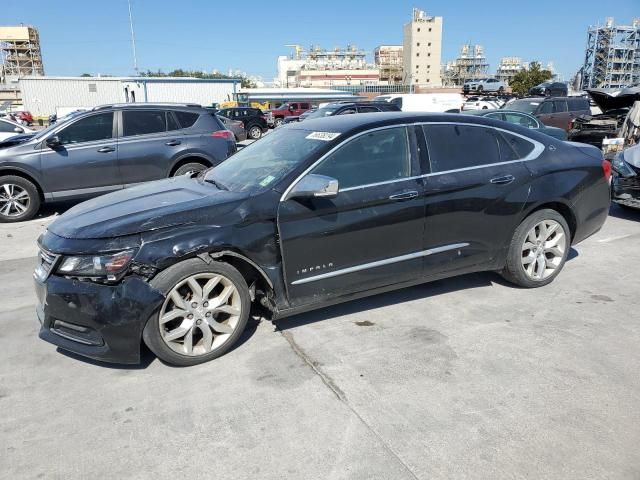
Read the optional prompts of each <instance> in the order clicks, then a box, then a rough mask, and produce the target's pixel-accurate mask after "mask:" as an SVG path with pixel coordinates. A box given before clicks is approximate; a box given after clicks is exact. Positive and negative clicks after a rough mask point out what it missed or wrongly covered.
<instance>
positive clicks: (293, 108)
mask: <svg viewBox="0 0 640 480" xmlns="http://www.w3.org/2000/svg"><path fill="white" fill-rule="evenodd" d="M310 108H311V104H310V103H309V102H290V103H283V104H282V105H280V106H279V107H278V108H274V109H273V110H270V111H269V112H270V113H271V116H272V118H273V126H274V127H279V126H280V125H282V123H283V122H284V119H285V117H299V116H300V115H302V114H303V113H304V112H306V111H307V110H309V109H310Z"/></svg>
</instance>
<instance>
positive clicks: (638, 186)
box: [611, 146, 640, 209]
mask: <svg viewBox="0 0 640 480" xmlns="http://www.w3.org/2000/svg"><path fill="white" fill-rule="evenodd" d="M632 152H633V153H632ZM639 153H640V146H637V147H632V148H630V149H628V150H627V151H625V152H620V153H618V154H617V155H616V156H615V158H614V159H613V161H612V162H611V167H612V170H613V175H612V178H611V200H612V201H613V202H615V203H617V204H619V205H623V206H626V207H631V208H638V209H640V166H636V164H638V163H640V162H638V160H639V159H640V155H638V154H639ZM627 155H628V159H629V161H627V160H626V159H625V157H626V156H627ZM636 157H637V158H636Z"/></svg>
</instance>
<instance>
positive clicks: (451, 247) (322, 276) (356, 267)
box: [291, 243, 469, 285]
mask: <svg viewBox="0 0 640 480" xmlns="http://www.w3.org/2000/svg"><path fill="white" fill-rule="evenodd" d="M468 246H469V244H468V243H453V244H451V245H444V246H442V247H435V248H429V249H427V250H422V251H420V252H414V253H408V254H406V255H400V256H398V257H391V258H385V259H384V260H377V261H375V262H369V263H362V264H360V265H354V266H353V267H348V268H342V269H340V270H334V271H333V272H327V273H321V274H320V275H314V276H312V277H307V278H301V279H300V280H294V281H293V282H291V285H303V284H305V283H311V282H316V281H318V280H324V279H326V278H333V277H338V276H340V275H346V274H349V273H355V272H359V271H362V270H368V269H369V268H375V267H382V266H384V265H390V264H392V263H398V262H404V261H406V260H413V259H416V258H420V257H426V256H428V255H433V254H436V253H442V252H447V251H449V250H457V249H459V248H464V247H468Z"/></svg>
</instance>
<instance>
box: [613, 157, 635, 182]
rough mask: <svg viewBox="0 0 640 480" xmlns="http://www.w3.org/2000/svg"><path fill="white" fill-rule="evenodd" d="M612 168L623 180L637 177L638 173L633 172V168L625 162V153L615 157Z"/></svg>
mask: <svg viewBox="0 0 640 480" xmlns="http://www.w3.org/2000/svg"><path fill="white" fill-rule="evenodd" d="M611 168H612V169H613V170H614V171H615V172H616V173H617V174H618V175H620V176H621V177H623V178H628V177H635V176H636V172H634V171H633V168H631V166H630V165H629V164H628V163H627V162H625V160H624V152H619V153H617V154H616V156H615V157H613V161H612V162H611Z"/></svg>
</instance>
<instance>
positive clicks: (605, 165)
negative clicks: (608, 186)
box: [602, 160, 611, 182]
mask: <svg viewBox="0 0 640 480" xmlns="http://www.w3.org/2000/svg"><path fill="white" fill-rule="evenodd" d="M602 173H604V179H605V180H606V181H607V182H608V181H609V179H610V178H611V162H610V161H609V160H602Z"/></svg>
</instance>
